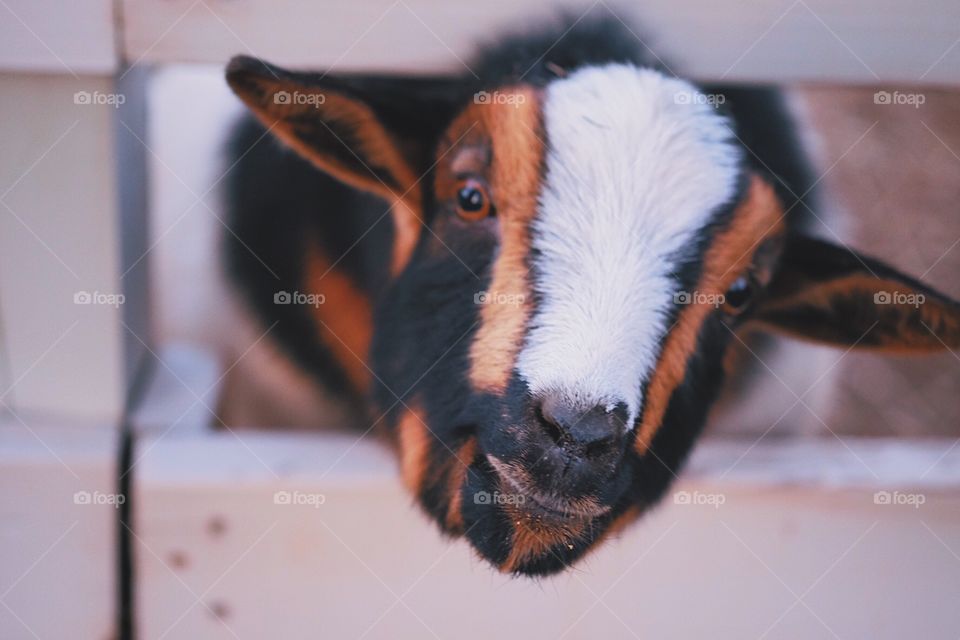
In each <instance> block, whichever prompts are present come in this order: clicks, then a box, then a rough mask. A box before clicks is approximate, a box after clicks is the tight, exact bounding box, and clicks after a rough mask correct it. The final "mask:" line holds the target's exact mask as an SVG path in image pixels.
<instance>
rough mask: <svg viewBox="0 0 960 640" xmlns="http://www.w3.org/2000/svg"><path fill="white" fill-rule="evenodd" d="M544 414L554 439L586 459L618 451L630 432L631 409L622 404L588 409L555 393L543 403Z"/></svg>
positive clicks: (543, 416)
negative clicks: (628, 410)
mask: <svg viewBox="0 0 960 640" xmlns="http://www.w3.org/2000/svg"><path fill="white" fill-rule="evenodd" d="M540 413H541V416H542V418H543V422H544V428H545V429H546V430H547V433H548V435H550V437H551V438H552V439H553V441H554V442H555V443H556V444H557V445H559V446H560V447H562V448H563V449H565V450H566V451H567V452H569V453H571V454H573V455H576V456H577V457H581V458H585V459H596V458H600V457H603V456H605V455H606V454H610V453H613V452H615V451H618V450H619V449H620V446H621V444H622V442H623V439H624V435H625V434H626V417H627V410H626V408H625V407H624V406H623V405H622V404H620V405H617V406H616V407H614V408H612V409H610V410H608V408H607V407H603V406H594V407H588V408H586V409H584V408H579V407H577V406H575V405H574V404H572V403H569V402H565V401H564V400H562V399H561V398H559V397H557V396H552V395H551V396H547V397H546V398H544V399H543V401H542V402H541V404H540Z"/></svg>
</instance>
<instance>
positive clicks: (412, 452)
mask: <svg viewBox="0 0 960 640" xmlns="http://www.w3.org/2000/svg"><path fill="white" fill-rule="evenodd" d="M397 434H398V435H397V438H398V441H399V444H400V477H401V479H402V480H403V485H404V486H405V487H406V488H407V489H408V490H409V491H410V492H412V493H413V494H414V495H418V494H419V493H420V490H421V488H422V487H423V482H424V478H425V477H426V475H427V471H428V469H429V464H430V438H431V436H430V432H429V431H428V429H427V425H426V423H425V422H424V420H423V415H422V412H421V410H420V408H419V406H418V405H417V404H416V403H413V404H411V405H410V408H408V409H406V410H405V411H404V413H403V415H402V416H400V420H399V421H398V422H397Z"/></svg>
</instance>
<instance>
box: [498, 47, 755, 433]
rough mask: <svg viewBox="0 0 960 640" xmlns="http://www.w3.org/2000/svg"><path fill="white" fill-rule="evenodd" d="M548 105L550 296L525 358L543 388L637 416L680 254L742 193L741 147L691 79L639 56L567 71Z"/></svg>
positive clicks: (540, 244)
mask: <svg viewBox="0 0 960 640" xmlns="http://www.w3.org/2000/svg"><path fill="white" fill-rule="evenodd" d="M543 109H544V124H545V129H546V134H547V140H548V145H549V148H548V151H547V155H546V175H545V179H544V186H543V190H542V192H541V195H540V203H539V211H538V213H537V217H536V219H535V221H534V223H533V231H532V240H531V241H532V245H533V248H534V250H535V251H536V253H535V254H534V255H535V258H534V260H535V264H534V283H533V284H534V288H535V289H536V291H537V292H538V293H539V299H540V306H539V308H538V310H537V312H536V314H535V315H534V317H533V319H532V323H531V327H530V331H529V332H528V335H527V338H526V342H525V344H524V346H523V348H522V350H521V352H520V355H519V358H518V361H517V368H518V371H519V373H520V375H521V376H522V377H523V378H524V379H525V380H526V382H527V384H528V385H529V387H530V389H531V391H532V392H533V393H534V394H546V393H559V394H561V395H563V396H564V397H565V398H566V399H568V400H569V401H572V402H575V403H577V404H578V405H581V406H584V407H585V408H586V407H587V406H595V405H598V404H599V405H603V406H607V407H610V406H612V405H614V404H616V403H617V402H624V403H626V405H627V407H628V410H629V415H630V424H631V425H632V424H633V423H634V421H635V419H636V417H637V413H638V411H639V407H640V404H641V400H642V398H641V393H642V392H641V385H642V383H643V381H644V380H646V379H647V378H648V377H649V375H650V374H651V372H652V371H653V369H654V366H655V365H656V360H657V357H658V354H659V352H660V346H661V343H662V341H663V340H664V338H665V336H666V333H667V331H668V329H669V327H668V326H667V314H668V312H669V310H670V308H671V307H672V306H673V304H674V302H673V294H674V292H675V290H676V285H675V284H674V281H673V280H672V279H671V273H672V272H673V271H674V270H675V268H676V255H677V254H678V253H679V252H682V251H683V250H685V249H687V248H691V241H692V240H694V239H695V237H696V236H697V235H698V233H699V232H700V230H702V228H703V227H704V225H705V224H707V223H708V222H709V220H710V218H711V216H712V214H714V213H716V211H717V210H718V208H719V207H721V206H722V205H723V204H725V203H727V202H729V201H730V200H731V199H732V198H733V196H734V192H735V187H736V181H737V175H738V162H739V160H740V150H739V147H737V146H736V144H734V142H733V141H732V140H731V138H732V133H731V131H730V129H729V128H728V126H727V122H726V120H725V119H724V118H722V117H721V116H720V115H718V114H717V113H716V112H715V110H714V108H713V107H711V106H710V105H708V104H705V103H704V102H703V101H701V100H698V99H697V98H696V91H695V89H694V88H693V87H692V86H691V85H690V84H688V83H686V82H683V81H680V80H676V79H672V78H668V77H666V76H664V75H662V74H660V73H658V72H655V71H651V70H643V69H637V68H636V67H632V66H627V65H619V64H614V65H608V66H603V67H590V68H586V69H582V70H580V71H577V72H575V73H573V74H571V75H570V76H569V77H567V78H565V79H562V80H557V81H555V82H553V83H552V84H550V85H549V86H548V88H547V90H546V97H545V100H544V107H543Z"/></svg>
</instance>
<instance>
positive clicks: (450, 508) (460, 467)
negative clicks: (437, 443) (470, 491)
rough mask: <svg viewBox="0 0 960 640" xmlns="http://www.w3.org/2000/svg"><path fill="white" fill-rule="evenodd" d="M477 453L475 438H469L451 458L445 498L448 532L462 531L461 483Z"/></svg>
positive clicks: (464, 480)
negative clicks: (446, 496) (446, 497)
mask: <svg viewBox="0 0 960 640" xmlns="http://www.w3.org/2000/svg"><path fill="white" fill-rule="evenodd" d="M476 455H477V440H476V438H470V439H469V440H467V442H465V443H464V444H463V445H462V446H461V447H460V448H459V449H458V450H457V456H456V457H455V458H453V460H452V461H451V464H452V465H453V466H452V468H451V469H450V473H449V474H448V478H449V480H448V482H447V486H448V487H449V489H448V495H449V497H448V499H447V517H446V527H447V531H449V532H450V533H456V534H460V533H463V492H462V491H461V489H462V488H463V483H464V482H466V481H467V471H469V469H470V463H471V462H472V461H473V458H474V456H476Z"/></svg>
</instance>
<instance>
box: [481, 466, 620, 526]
mask: <svg viewBox="0 0 960 640" xmlns="http://www.w3.org/2000/svg"><path fill="white" fill-rule="evenodd" d="M487 460H488V461H489V462H490V466H491V467H493V469H494V471H495V472H496V474H497V477H498V478H499V479H500V483H501V486H502V488H503V490H504V492H505V497H504V498H502V499H503V500H505V501H506V502H508V503H510V504H513V505H515V506H516V507H517V508H519V509H522V510H524V511H528V512H532V513H534V514H535V515H538V516H542V517H546V518H549V519H557V520H569V519H581V520H589V519H593V518H598V517H600V516H602V515H604V514H606V513H608V512H609V511H610V507H609V506H607V505H604V504H601V503H600V501H599V500H597V499H596V498H593V497H580V498H571V497H569V496H563V495H558V494H556V493H550V492H546V491H541V490H540V489H538V487H537V485H536V482H535V481H534V480H533V478H532V477H531V475H530V473H529V472H528V471H527V470H525V469H523V468H522V467H520V466H519V465H516V464H512V463H508V462H504V461H502V460H500V459H499V458H497V457H496V456H493V455H487Z"/></svg>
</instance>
